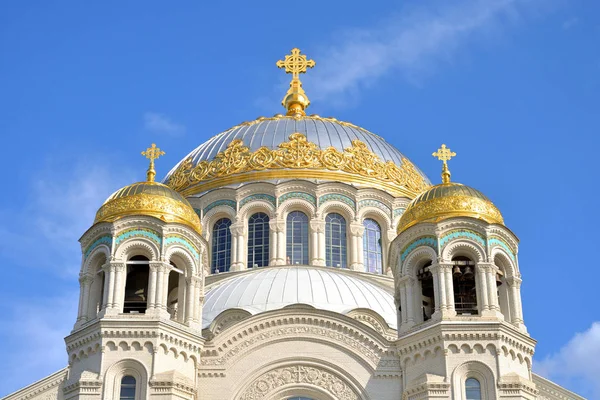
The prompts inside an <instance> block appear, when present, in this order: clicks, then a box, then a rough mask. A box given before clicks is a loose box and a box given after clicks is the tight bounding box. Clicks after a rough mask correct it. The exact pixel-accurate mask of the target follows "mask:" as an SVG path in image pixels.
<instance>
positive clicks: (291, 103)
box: [276, 48, 316, 116]
mask: <svg viewBox="0 0 600 400" xmlns="http://www.w3.org/2000/svg"><path fill="white" fill-rule="evenodd" d="M276 65H277V67H278V68H284V69H285V72H286V73H287V74H292V81H291V82H290V88H289V89H288V91H287V93H286V95H285V97H284V98H283V101H282V102H281V104H282V105H283V106H284V107H285V109H286V110H287V111H288V112H287V115H292V116H303V115H306V113H305V112H304V110H305V109H306V107H308V106H309V105H310V100H308V96H307V95H306V93H305V92H304V89H302V82H301V81H300V74H304V73H306V68H313V67H314V66H315V65H316V64H315V61H314V60H307V59H306V56H305V55H304V54H300V49H297V48H294V49H292V54H288V55H286V56H285V58H284V59H283V60H279V61H277V63H276Z"/></svg>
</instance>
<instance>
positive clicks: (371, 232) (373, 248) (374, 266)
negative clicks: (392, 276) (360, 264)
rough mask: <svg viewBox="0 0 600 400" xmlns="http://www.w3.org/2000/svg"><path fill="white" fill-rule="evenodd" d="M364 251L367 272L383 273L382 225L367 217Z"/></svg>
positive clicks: (364, 222)
mask: <svg viewBox="0 0 600 400" xmlns="http://www.w3.org/2000/svg"><path fill="white" fill-rule="evenodd" d="M363 226H364V227H365V232H364V234H363V253H364V259H365V267H366V270H367V272H372V273H375V274H381V273H382V272H383V259H382V251H381V227H380V226H379V224H378V223H377V222H375V221H374V220H372V219H370V218H367V219H365V220H364V221H363Z"/></svg>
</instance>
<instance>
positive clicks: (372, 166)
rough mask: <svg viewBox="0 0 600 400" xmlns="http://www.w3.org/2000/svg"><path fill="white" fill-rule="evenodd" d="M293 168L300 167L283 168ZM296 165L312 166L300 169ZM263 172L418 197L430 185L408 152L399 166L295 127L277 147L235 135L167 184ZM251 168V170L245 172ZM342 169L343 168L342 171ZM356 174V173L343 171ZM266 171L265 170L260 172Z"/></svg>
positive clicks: (216, 182) (187, 188) (184, 185)
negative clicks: (321, 142) (322, 141)
mask: <svg viewBox="0 0 600 400" xmlns="http://www.w3.org/2000/svg"><path fill="white" fill-rule="evenodd" d="M289 169H293V170H296V171H285V170H289ZM298 170H309V171H310V173H307V174H302V173H301V171H298ZM263 171H264V172H265V174H263V175H264V176H265V178H285V177H289V178H294V177H296V178H298V177H311V178H318V179H332V180H342V181H344V180H345V181H351V182H358V183H363V184H369V185H371V186H375V187H380V188H381V187H383V188H386V189H388V190H391V191H392V192H394V194H398V195H400V194H403V195H407V196H409V197H414V196H416V195H417V194H419V193H421V192H423V191H424V190H426V189H427V188H428V187H429V185H428V184H427V182H426V181H425V179H424V178H423V177H422V176H421V175H420V174H419V173H418V172H417V169H416V168H415V166H414V165H413V164H412V163H411V162H410V161H409V160H408V159H406V158H403V159H402V165H400V166H398V165H396V164H394V163H393V162H391V161H388V162H383V161H381V160H380V159H379V157H378V156H377V155H376V154H375V153H373V152H372V151H371V150H369V148H368V147H367V145H366V144H365V143H363V142H361V141H360V140H353V141H352V146H351V147H348V148H346V149H344V151H343V152H340V151H339V150H337V149H336V148H334V147H329V148H327V149H325V150H321V149H319V147H318V146H317V145H316V144H315V143H312V142H309V141H308V140H307V139H306V136H305V135H303V134H302V133H293V134H291V135H290V136H289V141H288V142H284V143H281V144H280V145H279V149H274V150H271V149H269V148H268V147H261V148H259V149H258V150H256V151H254V152H251V151H250V149H249V148H248V147H247V146H245V145H244V143H243V141H242V140H239V139H236V140H233V141H232V142H231V143H229V145H228V146H227V149H225V150H224V151H222V152H220V153H219V154H217V155H216V156H215V158H214V159H213V160H211V161H206V160H205V161H201V162H199V163H198V164H196V165H194V163H193V161H192V159H191V158H188V159H187V160H185V161H183V162H182V163H181V164H180V165H179V167H177V170H176V171H175V172H174V173H173V174H172V175H171V177H170V178H169V182H168V185H169V186H170V187H171V188H173V189H175V190H177V191H178V192H180V193H182V194H184V195H190V194H192V193H195V192H197V191H202V190H207V189H209V188H212V187H216V186H221V185H223V184H230V183H234V182H244V181H250V180H252V181H256V179H257V175H256V174H257V173H260V172H263ZM248 172H252V173H253V174H249V175H248V174H247V175H241V174H244V173H248ZM341 173H343V174H341ZM344 174H352V175H354V177H347V176H346V177H345V176H344ZM261 176H262V175H261Z"/></svg>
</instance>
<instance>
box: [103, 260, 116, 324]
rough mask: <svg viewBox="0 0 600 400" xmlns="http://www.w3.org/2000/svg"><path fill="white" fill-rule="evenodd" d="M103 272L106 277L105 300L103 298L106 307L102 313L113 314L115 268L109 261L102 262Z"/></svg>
mask: <svg viewBox="0 0 600 400" xmlns="http://www.w3.org/2000/svg"><path fill="white" fill-rule="evenodd" d="M104 274H105V277H106V283H105V285H106V286H105V288H106V291H105V293H106V297H105V298H106V300H104V301H105V302H106V307H105V308H104V314H106V315H110V314H115V309H114V308H115V307H114V306H115V269H114V268H113V266H112V264H111V263H107V264H104Z"/></svg>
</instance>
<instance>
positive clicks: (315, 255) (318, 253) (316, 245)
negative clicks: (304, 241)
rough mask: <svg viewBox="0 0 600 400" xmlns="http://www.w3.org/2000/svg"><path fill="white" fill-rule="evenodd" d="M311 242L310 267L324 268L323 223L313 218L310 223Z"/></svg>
mask: <svg viewBox="0 0 600 400" xmlns="http://www.w3.org/2000/svg"><path fill="white" fill-rule="evenodd" d="M310 230H311V239H312V240H311V242H312V243H309V248H310V249H311V255H312V257H311V260H310V264H311V265H316V266H321V267H324V266H325V221H323V220H321V219H317V218H313V219H311V221H310Z"/></svg>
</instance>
